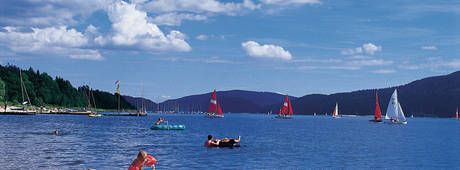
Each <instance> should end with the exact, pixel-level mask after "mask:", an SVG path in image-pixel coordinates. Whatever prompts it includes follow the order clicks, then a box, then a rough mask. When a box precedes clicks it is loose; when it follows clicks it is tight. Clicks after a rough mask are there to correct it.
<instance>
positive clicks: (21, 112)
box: [3, 70, 37, 115]
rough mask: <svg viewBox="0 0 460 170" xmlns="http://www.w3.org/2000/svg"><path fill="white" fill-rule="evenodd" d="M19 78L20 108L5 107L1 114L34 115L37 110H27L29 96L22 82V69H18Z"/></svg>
mask: <svg viewBox="0 0 460 170" xmlns="http://www.w3.org/2000/svg"><path fill="white" fill-rule="evenodd" d="M19 79H21V94H22V103H21V104H22V108H13V107H10V108H8V107H7V108H6V109H5V110H4V112H3V114H12V115H36V114H37V112H36V111H35V110H27V105H30V104H31V103H30V98H29V94H28V93H27V88H26V86H25V84H24V80H22V71H21V70H19ZM24 93H25V94H26V97H27V101H26V100H25V98H24Z"/></svg>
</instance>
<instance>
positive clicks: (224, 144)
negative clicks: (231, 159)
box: [218, 142, 240, 148]
mask: <svg viewBox="0 0 460 170" xmlns="http://www.w3.org/2000/svg"><path fill="white" fill-rule="evenodd" d="M218 147H230V148H233V147H240V143H232V142H221V143H219V146H218Z"/></svg>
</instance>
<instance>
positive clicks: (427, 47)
mask: <svg viewBox="0 0 460 170" xmlns="http://www.w3.org/2000/svg"><path fill="white" fill-rule="evenodd" d="M437 49H438V48H437V47H436V46H422V50H437Z"/></svg>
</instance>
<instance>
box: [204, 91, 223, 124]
mask: <svg viewBox="0 0 460 170" xmlns="http://www.w3.org/2000/svg"><path fill="white" fill-rule="evenodd" d="M206 117H208V118H222V117H224V113H223V112H222V108H220V104H219V103H217V96H216V90H214V92H213V93H212V96H211V100H210V101H209V107H208V114H207V115H206Z"/></svg>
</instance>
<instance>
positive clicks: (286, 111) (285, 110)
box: [276, 95, 294, 119]
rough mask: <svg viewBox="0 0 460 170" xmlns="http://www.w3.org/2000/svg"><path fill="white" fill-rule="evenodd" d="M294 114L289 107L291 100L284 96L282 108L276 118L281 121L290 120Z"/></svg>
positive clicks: (290, 106)
mask: <svg viewBox="0 0 460 170" xmlns="http://www.w3.org/2000/svg"><path fill="white" fill-rule="evenodd" d="M293 114H294V112H293V111H292V105H291V100H290V99H289V97H288V96H287V95H286V98H285V99H284V103H283V106H282V107H281V108H280V111H279V112H278V115H277V116H276V118H281V119H291V118H292V117H291V116H292V115H293Z"/></svg>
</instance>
